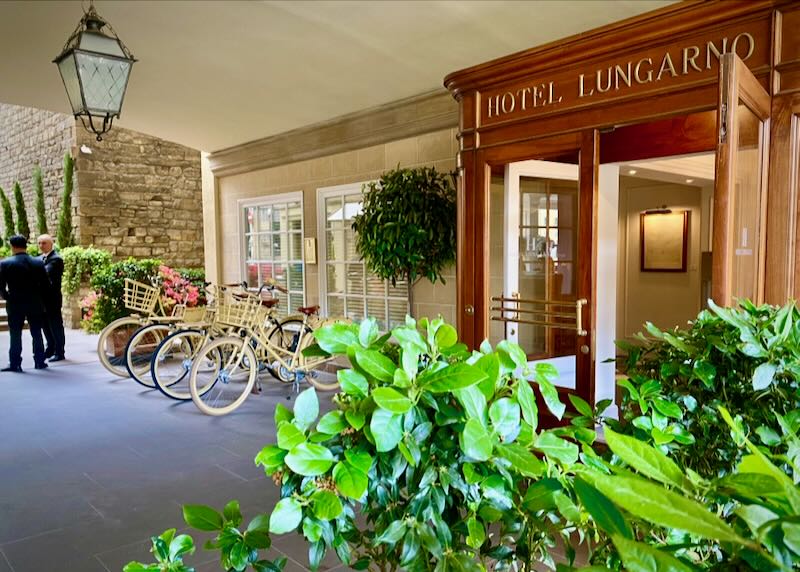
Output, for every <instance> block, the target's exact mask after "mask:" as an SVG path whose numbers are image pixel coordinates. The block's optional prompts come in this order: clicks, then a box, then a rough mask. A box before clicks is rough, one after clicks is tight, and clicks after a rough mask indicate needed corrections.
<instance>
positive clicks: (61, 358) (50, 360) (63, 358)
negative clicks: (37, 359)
mask: <svg viewBox="0 0 800 572" xmlns="http://www.w3.org/2000/svg"><path fill="white" fill-rule="evenodd" d="M65 359H67V358H65V357H64V356H53V357H51V358H50V359H49V360H47V361H49V362H50V363H53V362H54V361H64V360H65Z"/></svg>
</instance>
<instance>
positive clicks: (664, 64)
mask: <svg viewBox="0 0 800 572" xmlns="http://www.w3.org/2000/svg"><path fill="white" fill-rule="evenodd" d="M667 69H669V74H670V75H671V76H672V77H675V76H676V75H678V72H676V71H675V66H674V65H673V64H672V57H671V56H670V55H669V52H667V53H666V54H664V59H663V60H661V69H659V70H658V75H657V76H656V81H658V80H660V79H661V75H662V74H663V73H664V72H665V71H666V70H667Z"/></svg>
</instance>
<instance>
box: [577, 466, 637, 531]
mask: <svg viewBox="0 0 800 572" xmlns="http://www.w3.org/2000/svg"><path fill="white" fill-rule="evenodd" d="M575 492H576V493H577V495H578V498H579V499H580V501H581V504H582V505H583V506H584V508H585V509H586V510H587V511H588V512H589V514H590V515H592V518H593V519H594V521H595V522H596V523H597V526H599V527H600V528H601V529H603V530H604V531H606V532H607V533H608V534H610V535H612V536H614V535H619V536H622V537H624V538H633V533H632V532H631V528H630V526H628V523H627V522H626V521H625V517H624V516H623V515H622V513H621V512H620V510H619V509H618V508H617V507H616V505H615V504H614V503H613V502H611V501H610V500H609V499H608V497H607V496H605V495H604V494H603V493H601V492H600V491H598V490H597V489H596V488H594V487H593V486H592V485H590V484H589V483H587V482H586V481H584V480H583V479H581V478H579V477H578V478H576V479H575Z"/></svg>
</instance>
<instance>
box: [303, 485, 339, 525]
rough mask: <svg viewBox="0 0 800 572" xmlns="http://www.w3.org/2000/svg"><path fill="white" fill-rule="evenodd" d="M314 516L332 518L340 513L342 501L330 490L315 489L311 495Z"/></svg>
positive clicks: (325, 518)
mask: <svg viewBox="0 0 800 572" xmlns="http://www.w3.org/2000/svg"><path fill="white" fill-rule="evenodd" d="M311 505H312V506H313V508H314V516H316V517H317V518H318V519H320V520H333V519H334V518H336V517H337V516H339V515H340V514H342V510H343V508H342V501H340V500H339V497H338V496H336V495H335V494H333V493H332V492H330V491H317V492H315V493H314V494H313V495H311Z"/></svg>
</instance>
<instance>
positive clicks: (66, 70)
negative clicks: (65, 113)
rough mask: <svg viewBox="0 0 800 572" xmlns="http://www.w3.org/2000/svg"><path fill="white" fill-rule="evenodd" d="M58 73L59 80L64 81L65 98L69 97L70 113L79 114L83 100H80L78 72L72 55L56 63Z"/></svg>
mask: <svg viewBox="0 0 800 572" xmlns="http://www.w3.org/2000/svg"><path fill="white" fill-rule="evenodd" d="M58 71H59V72H60V73H61V79H62V80H64V87H66V89H67V97H69V104H70V105H71V106H72V112H73V113H79V112H81V111H82V110H83V99H82V98H81V85H80V81H79V79H78V70H77V68H76V67H75V57H74V54H70V55H68V56H67V57H65V58H64V59H63V60H61V61H60V62H58Z"/></svg>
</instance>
